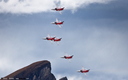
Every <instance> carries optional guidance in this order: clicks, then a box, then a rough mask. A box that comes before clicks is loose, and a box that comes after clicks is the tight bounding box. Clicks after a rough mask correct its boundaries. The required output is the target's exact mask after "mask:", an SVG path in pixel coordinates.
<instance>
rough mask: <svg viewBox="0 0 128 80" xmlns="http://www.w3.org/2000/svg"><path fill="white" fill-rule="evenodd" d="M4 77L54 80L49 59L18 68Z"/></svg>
mask: <svg viewBox="0 0 128 80" xmlns="http://www.w3.org/2000/svg"><path fill="white" fill-rule="evenodd" d="M4 78H29V79H28V80H56V78H55V76H54V75H53V74H52V73H51V64H50V62H49V61H47V60H45V61H38V62H35V63H33V64H30V65H29V66H26V67H24V68H22V69H19V70H17V71H15V72H13V73H11V74H10V75H8V76H6V77H4Z"/></svg>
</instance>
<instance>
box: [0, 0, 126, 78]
mask: <svg viewBox="0 0 128 80" xmlns="http://www.w3.org/2000/svg"><path fill="white" fill-rule="evenodd" d="M57 1H58V0H53V1H51V0H50V1H48V0H13V1H12V0H0V54H1V56H0V76H1V77H4V76H6V75H8V74H10V73H12V72H14V71H15V70H17V69H20V68H22V67H24V66H27V65H29V64H31V63H33V62H36V61H40V60H49V61H50V62H51V66H52V73H53V74H54V75H55V76H56V78H57V79H59V78H61V77H64V76H67V78H68V79H69V80H76V79H77V80H85V79H88V80H94V79H95V80H128V63H127V61H128V57H127V56H128V5H127V4H128V1H127V0H81V1H78V0H61V1H60V2H58V3H59V4H60V6H61V7H65V10H64V11H63V12H62V14H59V13H58V12H55V11H52V10H51V9H52V8H54V7H56V5H55V4H56V3H57ZM56 18H58V19H59V20H61V21H65V22H64V25H63V26H62V28H59V27H58V26H56V25H53V24H51V22H53V21H55V19H56ZM48 34H50V35H51V36H56V37H58V38H62V41H61V42H59V43H54V42H53V43H51V42H50V41H46V40H43V39H42V38H44V37H46V36H47V35H48ZM66 54H68V55H74V57H73V59H72V60H71V61H68V60H65V59H61V58H60V57H62V56H64V55H66ZM82 67H85V68H86V69H90V72H89V73H87V75H86V76H85V75H84V74H81V73H77V70H79V69H81V68H82Z"/></svg>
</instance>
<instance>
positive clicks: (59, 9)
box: [52, 7, 64, 11]
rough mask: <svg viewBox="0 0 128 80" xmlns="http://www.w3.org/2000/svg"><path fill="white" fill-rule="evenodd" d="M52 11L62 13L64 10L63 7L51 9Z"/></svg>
mask: <svg viewBox="0 0 128 80" xmlns="http://www.w3.org/2000/svg"><path fill="white" fill-rule="evenodd" d="M52 10H55V11H62V10H64V7H62V8H55V9H52Z"/></svg>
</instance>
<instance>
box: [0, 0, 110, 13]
mask: <svg viewBox="0 0 128 80" xmlns="http://www.w3.org/2000/svg"><path fill="white" fill-rule="evenodd" d="M55 1H56V0H52V1H51V0H50V1H48V0H1V1H0V13H38V12H48V11H51V8H54V7H56V5H55ZM58 1H59V0H58ZM110 1H112V0H81V1H78V0H61V1H60V6H64V7H66V9H69V10H76V9H77V8H79V7H81V6H87V5H89V4H92V3H108V2H110Z"/></svg>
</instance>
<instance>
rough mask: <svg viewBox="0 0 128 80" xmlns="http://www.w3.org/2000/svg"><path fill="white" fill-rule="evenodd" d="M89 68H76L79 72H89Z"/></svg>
mask: <svg viewBox="0 0 128 80" xmlns="http://www.w3.org/2000/svg"><path fill="white" fill-rule="evenodd" d="M89 70H90V69H88V70H86V69H81V70H78V72H81V73H87V72H89Z"/></svg>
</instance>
